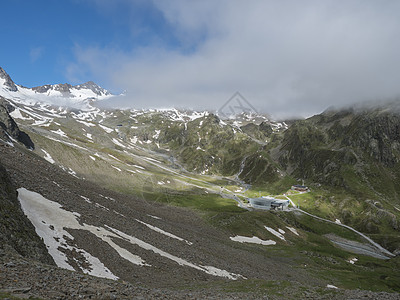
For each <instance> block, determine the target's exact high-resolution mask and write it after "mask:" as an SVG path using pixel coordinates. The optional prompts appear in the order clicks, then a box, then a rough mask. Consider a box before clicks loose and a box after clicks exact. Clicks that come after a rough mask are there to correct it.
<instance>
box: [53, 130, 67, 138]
mask: <svg viewBox="0 0 400 300" xmlns="http://www.w3.org/2000/svg"><path fill="white" fill-rule="evenodd" d="M50 131H51V132H53V133H55V134H58V135H59V136H62V137H68V136H67V134H66V133H65V132H64V131H62V130H61V129H58V130H50Z"/></svg>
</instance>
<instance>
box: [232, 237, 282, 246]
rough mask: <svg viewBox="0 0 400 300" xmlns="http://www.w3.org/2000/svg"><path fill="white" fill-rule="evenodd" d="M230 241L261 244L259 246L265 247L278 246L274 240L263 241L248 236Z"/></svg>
mask: <svg viewBox="0 0 400 300" xmlns="http://www.w3.org/2000/svg"><path fill="white" fill-rule="evenodd" d="M230 239H231V240H232V241H235V242H239V243H251V244H259V245H265V246H268V245H276V242H275V241H273V240H262V239H260V238H258V237H256V236H253V237H247V236H240V235H237V236H234V237H230Z"/></svg>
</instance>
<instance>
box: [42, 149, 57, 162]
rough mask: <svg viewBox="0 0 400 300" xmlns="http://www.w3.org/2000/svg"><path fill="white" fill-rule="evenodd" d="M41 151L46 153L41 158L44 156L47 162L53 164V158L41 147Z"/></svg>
mask: <svg viewBox="0 0 400 300" xmlns="http://www.w3.org/2000/svg"><path fill="white" fill-rule="evenodd" d="M42 151H43V152H44V154H46V156H45V157H43V158H44V159H45V160H47V161H48V162H49V163H51V164H54V163H55V161H54V159H53V158H52V157H51V156H50V154H49V153H48V152H47V151H46V150H44V149H42Z"/></svg>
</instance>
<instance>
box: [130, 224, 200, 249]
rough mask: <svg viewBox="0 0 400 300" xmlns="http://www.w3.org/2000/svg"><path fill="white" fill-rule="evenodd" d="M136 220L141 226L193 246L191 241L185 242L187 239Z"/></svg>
mask: <svg viewBox="0 0 400 300" xmlns="http://www.w3.org/2000/svg"><path fill="white" fill-rule="evenodd" d="M135 220H136V221H137V222H139V223H140V224H143V225H145V226H147V227H148V228H150V229H151V230H154V231H155V232H158V233H161V234H163V235H166V236H168V237H170V238H173V239H176V240H178V241H181V242H185V243H186V244H188V245H193V243H192V242H189V241H187V240H185V239H183V238H181V237H179V236H176V235H174V234H172V233H169V232H167V231H164V230H162V229H160V228H158V227H156V226H153V225H150V224H147V223H145V222H143V221H140V220H138V219H135Z"/></svg>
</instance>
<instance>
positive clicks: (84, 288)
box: [0, 145, 400, 299]
mask: <svg viewBox="0 0 400 300" xmlns="http://www.w3.org/2000/svg"><path fill="white" fill-rule="evenodd" d="M0 157H1V162H2V164H3V165H4V166H5V167H6V169H7V172H8V173H9V175H10V177H11V179H12V180H13V182H14V185H15V186H16V187H17V188H19V187H24V188H26V189H28V190H30V191H34V192H37V193H39V194H41V195H42V196H44V197H45V198H47V199H49V200H52V201H56V202H58V203H59V204H61V205H62V206H63V207H64V209H66V210H69V211H71V212H78V213H79V214H80V215H81V217H80V222H81V223H82V224H83V223H85V224H90V225H94V226H99V227H100V226H102V227H104V226H105V225H107V226H111V227H113V228H116V229H118V230H120V231H122V232H125V233H126V234H129V235H132V236H135V237H136V238H138V239H141V240H142V241H145V242H146V243H149V244H151V245H153V246H155V247H157V248H159V249H162V250H163V251H165V252H167V253H171V254H173V255H175V256H178V257H180V258H182V259H185V260H187V261H190V262H192V263H195V264H197V265H207V266H214V267H217V268H220V269H222V270H227V271H229V272H232V273H236V274H241V275H243V276H245V277H246V278H251V279H260V280H265V281H274V282H278V284H279V282H284V281H285V282H287V280H288V278H290V282H291V285H290V286H289V287H288V286H285V287H284V288H282V290H279V291H277V290H276V289H274V290H271V293H269V295H265V289H260V290H258V289H257V288H255V290H254V292H253V293H246V294H241V293H227V292H225V291H224V290H223V288H222V287H223V286H225V285H226V283H227V281H229V280H228V279H223V278H221V277H216V276H212V275H209V274H206V273H205V272H202V271H199V270H196V269H193V268H190V267H187V266H181V265H179V264H177V263H176V262H174V261H171V260H169V259H167V258H165V257H162V256H160V255H159V254H156V253H154V252H153V251H149V250H145V249H143V248H140V247H138V246H135V245H132V244H130V243H128V242H126V241H124V240H123V239H116V240H114V242H115V243H116V244H118V245H119V246H120V247H123V248H125V249H126V250H128V251H130V252H132V253H133V254H136V255H139V256H140V257H142V258H143V259H144V260H145V261H146V262H149V263H150V264H151V267H141V266H137V265H133V264H131V263H129V262H128V261H126V260H125V259H123V258H121V256H119V255H118V253H117V252H116V251H114V250H113V249H112V248H111V247H110V246H109V245H108V244H106V243H104V242H102V241H101V240H100V239H98V238H97V237H96V236H95V235H93V234H91V233H89V232H88V231H84V230H76V229H75V230H71V229H69V230H68V229H67V231H68V232H69V233H70V234H71V235H72V236H73V237H74V240H73V241H71V243H72V244H73V245H74V246H76V247H77V248H81V249H84V250H86V251H87V252H89V253H91V254H92V255H94V256H96V257H98V258H99V259H100V260H101V261H102V262H103V263H104V264H105V265H106V266H107V267H108V268H109V269H110V270H111V271H112V272H113V273H114V274H115V275H117V276H118V277H119V278H120V280H118V281H112V280H107V279H102V278H96V277H92V276H89V275H84V274H82V273H80V272H71V271H67V270H63V269H59V268H56V267H52V266H47V265H44V264H41V263H39V262H35V261H33V260H28V259H26V258H23V257H20V256H18V255H16V254H14V253H9V252H7V251H6V252H4V251H3V252H2V253H0V290H2V291H5V292H7V293H11V294H14V295H17V294H18V295H20V296H21V297H29V296H37V297H41V298H44V299H77V298H84V299H132V298H136V299H140V298H141V297H142V298H143V299H152V298H157V299H204V298H209V299H261V298H265V299H280V298H282V299H306V298H308V299H400V298H399V297H398V296H399V295H398V294H387V293H372V292H366V291H357V290H354V291H347V290H333V289H327V288H326V285H327V282H325V281H323V280H321V279H319V278H316V277H314V276H313V274H309V273H307V271H306V270H302V269H300V268H297V267H296V263H295V261H294V260H293V259H292V258H288V257H281V256H279V255H277V254H275V255H274V257H271V255H272V254H271V253H268V251H265V250H264V249H265V248H262V247H260V246H257V245H250V246H249V245H242V244H240V243H235V242H232V241H230V240H229V236H227V235H226V233H224V232H222V231H220V230H217V229H216V228H213V227H211V226H209V225H208V224H206V223H205V222H204V221H203V219H201V218H200V217H199V216H198V215H197V214H196V213H194V212H193V211H190V210H188V209H182V208H176V207H170V206H167V205H162V204H159V203H149V202H146V201H144V200H141V199H138V198H135V197H130V196H126V195H122V194H118V193H115V192H111V191H108V190H105V189H103V188H102V187H99V186H97V185H95V184H93V183H91V182H88V181H85V180H80V179H77V178H74V177H72V176H70V175H68V174H67V173H65V172H64V171H62V170H61V169H60V168H59V167H57V166H54V165H51V164H49V163H48V162H46V161H45V160H43V159H41V158H38V157H37V156H35V155H34V154H33V153H31V152H29V151H26V150H21V149H18V148H12V147H9V146H3V145H0ZM81 196H84V197H87V198H89V199H90V201H91V203H88V202H87V201H85V200H84V199H83V198H82V197H81ZM95 203H98V204H100V205H101V206H99V205H97V206H96V205H95ZM105 208H107V209H105ZM122 215H123V216H122ZM150 215H151V216H157V217H158V218H159V219H155V218H153V217H151V216H150ZM135 219H139V220H141V221H143V222H146V223H148V224H151V225H153V226H157V227H159V228H162V229H163V230H165V231H167V232H171V233H173V234H175V235H177V236H179V237H181V238H183V239H185V240H187V241H190V242H192V243H193V244H192V245H188V244H187V243H184V242H182V241H179V240H176V239H172V238H170V237H167V236H165V235H163V234H160V233H157V232H155V231H153V230H151V229H150V228H148V227H147V226H145V225H143V224H141V223H139V222H137V221H135ZM70 255H72V256H71V259H72V260H73V259H74V257H73V254H70ZM219 286H221V288H219ZM200 287H201V288H200ZM262 291H264V292H262Z"/></svg>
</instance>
